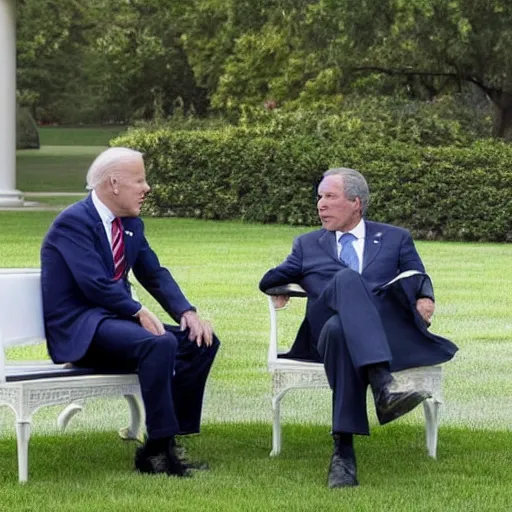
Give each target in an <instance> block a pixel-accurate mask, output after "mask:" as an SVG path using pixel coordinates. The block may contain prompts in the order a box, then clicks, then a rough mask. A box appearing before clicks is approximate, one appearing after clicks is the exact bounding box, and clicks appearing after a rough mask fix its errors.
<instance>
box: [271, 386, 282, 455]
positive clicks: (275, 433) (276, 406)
mask: <svg viewBox="0 0 512 512" xmlns="http://www.w3.org/2000/svg"><path fill="white" fill-rule="evenodd" d="M281 398H282V395H281V394H280V395H277V396H275V397H273V398H272V451H271V452H270V456H271V457H275V456H276V455H279V454H280V453H281Z"/></svg>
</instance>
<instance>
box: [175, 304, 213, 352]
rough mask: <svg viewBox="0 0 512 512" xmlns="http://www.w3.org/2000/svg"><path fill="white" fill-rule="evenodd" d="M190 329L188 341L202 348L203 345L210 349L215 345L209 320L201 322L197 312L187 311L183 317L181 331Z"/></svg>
mask: <svg viewBox="0 0 512 512" xmlns="http://www.w3.org/2000/svg"><path fill="white" fill-rule="evenodd" d="M187 328H188V329H189V334H188V339H189V340H190V341H195V342H196V344H197V346H198V347H200V346H201V345H202V344H203V343H204V344H205V345H206V346H207V347H210V346H211V345H212V343H213V329H212V326H211V324H210V322H208V321H207V320H201V319H200V318H199V316H198V314H197V313H196V312H195V311H185V313H183V315H182V316H181V321H180V329H181V330H182V331H184V330H185V329H187Z"/></svg>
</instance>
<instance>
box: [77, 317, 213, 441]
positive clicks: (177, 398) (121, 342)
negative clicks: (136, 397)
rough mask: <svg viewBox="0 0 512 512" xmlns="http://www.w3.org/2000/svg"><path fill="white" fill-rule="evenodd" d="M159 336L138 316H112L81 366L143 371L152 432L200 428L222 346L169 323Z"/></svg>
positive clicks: (158, 434)
mask: <svg viewBox="0 0 512 512" xmlns="http://www.w3.org/2000/svg"><path fill="white" fill-rule="evenodd" d="M165 329H166V331H167V332H166V333H165V334H164V335H162V336H154V335H152V334H151V333H150V332H149V331H147V330H146V329H144V328H143V327H142V326H141V325H140V324H139V323H137V322H136V321H135V320H125V319H121V318H106V319H104V320H103V321H102V322H101V323H100V324H99V326H98V328H97V331H96V333H95V335H94V338H93V340H92V342H91V345H90V346H89V348H88V350H87V352H86V354H85V356H84V357H83V358H82V359H80V360H79V361H77V362H75V363H74V364H76V365H77V366H81V367H87V368H94V369H96V370H98V371H104V372H133V371H137V373H138V375H139V381H140V387H141V391H142V400H143V402H144V408H145V411H146V428H147V433H148V436H149V437H151V438H161V437H168V436H173V435H175V434H192V433H196V432H199V428H200V421H201V410H202V404H203V395H204V388H205V385H206V379H207V377H208V373H209V371H210V368H211V366H212V363H213V360H214V358H215V354H216V352H217V349H218V347H219V340H218V339H217V338H216V337H214V343H213V345H212V346H211V347H205V346H202V347H198V346H197V345H196V343H195V342H191V341H189V340H188V338H187V334H188V331H183V332H182V331H180V330H179V328H178V327H173V326H169V325H166V326H165Z"/></svg>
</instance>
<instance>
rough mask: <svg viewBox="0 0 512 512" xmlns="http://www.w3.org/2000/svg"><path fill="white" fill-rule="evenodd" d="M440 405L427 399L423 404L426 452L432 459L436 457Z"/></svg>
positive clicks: (434, 400)
mask: <svg viewBox="0 0 512 512" xmlns="http://www.w3.org/2000/svg"><path fill="white" fill-rule="evenodd" d="M440 405H441V402H439V401H437V400H436V399H435V398H427V400H425V401H424V402H423V411H424V413H425V433H426V438H427V450H428V454H429V455H430V456H431V457H432V458H434V459H435V458H436V456H437V430H438V426H439V407H440Z"/></svg>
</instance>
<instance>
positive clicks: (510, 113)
mask: <svg viewBox="0 0 512 512" xmlns="http://www.w3.org/2000/svg"><path fill="white" fill-rule="evenodd" d="M493 96H494V97H491V99H492V102H493V107H494V109H493V110H494V119H493V136H494V137H498V138H500V139H504V140H506V141H512V94H510V93H508V92H503V91H499V92H496V93H495V94H494V95H493Z"/></svg>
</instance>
